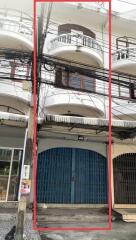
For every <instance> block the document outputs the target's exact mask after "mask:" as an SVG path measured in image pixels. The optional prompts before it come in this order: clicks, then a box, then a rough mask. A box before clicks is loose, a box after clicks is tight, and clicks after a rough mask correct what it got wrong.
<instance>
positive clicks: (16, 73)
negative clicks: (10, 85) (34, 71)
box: [0, 58, 31, 81]
mask: <svg viewBox="0 0 136 240" xmlns="http://www.w3.org/2000/svg"><path fill="white" fill-rule="evenodd" d="M2 78H3V79H10V80H14V81H22V80H31V63H28V62H23V60H22V61H21V59H20V60H19V59H18V60H14V59H12V60H11V59H9V60H8V59H5V58H0V79H2Z"/></svg>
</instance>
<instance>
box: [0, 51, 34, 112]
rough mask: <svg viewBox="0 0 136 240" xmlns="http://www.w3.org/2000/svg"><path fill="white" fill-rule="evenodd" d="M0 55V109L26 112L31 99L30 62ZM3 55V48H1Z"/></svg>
mask: <svg viewBox="0 0 136 240" xmlns="http://www.w3.org/2000/svg"><path fill="white" fill-rule="evenodd" d="M8 54H9V59H7V55H5V56H2V55H0V111H4V112H5V111H7V110H8V111H11V112H12V113H22V114H27V112H28V108H29V104H30V101H31V81H30V80H31V63H30V62H29V61H28V59H23V57H22V58H21V57H20V59H19V58H18V59H15V58H11V57H10V54H11V52H10V51H9V52H8ZM3 55H4V50H3Z"/></svg>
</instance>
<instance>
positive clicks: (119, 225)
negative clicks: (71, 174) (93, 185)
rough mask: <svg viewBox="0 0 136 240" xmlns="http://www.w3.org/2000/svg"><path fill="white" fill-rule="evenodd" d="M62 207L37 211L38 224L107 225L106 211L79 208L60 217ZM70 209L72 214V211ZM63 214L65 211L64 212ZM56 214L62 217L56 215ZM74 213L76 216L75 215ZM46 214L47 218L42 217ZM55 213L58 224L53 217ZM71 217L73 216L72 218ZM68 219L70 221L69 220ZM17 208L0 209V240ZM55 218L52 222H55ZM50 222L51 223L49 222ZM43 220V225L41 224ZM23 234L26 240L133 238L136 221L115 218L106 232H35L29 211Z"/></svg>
mask: <svg viewBox="0 0 136 240" xmlns="http://www.w3.org/2000/svg"><path fill="white" fill-rule="evenodd" d="M63 211H64V210H62V209H60V210H59V211H58V210H56V211H55V209H54V210H53V213H52V214H51V215H50V210H49V211H48V214H47V215H46V213H47V211H45V212H44V214H43V211H40V212H38V214H39V222H38V221H37V223H38V224H39V226H42V225H43V226H44V227H45V226H46V227H47V226H52V227H53V226H55V227H57V224H58V227H59V226H61V227H64V226H67V227H69V226H71V227H75V223H76V226H77V227H82V226H84V227H94V226H95V227H100V225H101V226H103V227H104V226H107V214H106V212H104V211H98V210H96V212H95V210H90V209H84V210H83V209H82V210H80V211H79V209H78V214H77V213H76V211H75V212H73V210H72V211H71V210H69V211H68V214H67V216H66V215H65V216H64V221H63V219H62V213H64V212H63ZM72 212H73V213H72ZM65 213H66V212H65ZM59 215H60V216H61V217H60V218H59ZM75 215H76V216H75ZM45 216H47V218H45ZM57 216H58V219H59V221H58V223H56V222H55V221H56V220H57V219H56V217H57ZM72 218H73V219H72ZM70 219H71V220H72V221H70ZM16 220H17V209H2V208H0V240H4V238H5V235H6V234H7V233H8V232H9V231H10V229H11V228H12V227H13V226H14V225H15V224H16ZM54 220H55V221H54ZM51 221H52V222H51ZM43 223H44V224H43ZM54 223H55V225H54ZM24 234H25V235H26V237H27V240H40V239H41V240H136V223H126V222H123V221H122V220H120V219H116V220H115V219H114V221H113V222H112V230H106V231H44V232H43V231H42V232H36V231H34V230H33V229H32V213H31V211H29V212H28V213H27V215H26V220H25V229H24Z"/></svg>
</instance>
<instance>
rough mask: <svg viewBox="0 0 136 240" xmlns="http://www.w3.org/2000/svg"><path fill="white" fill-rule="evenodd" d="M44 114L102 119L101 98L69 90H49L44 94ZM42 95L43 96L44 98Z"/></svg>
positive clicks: (102, 107) (102, 105) (102, 106)
mask: <svg viewBox="0 0 136 240" xmlns="http://www.w3.org/2000/svg"><path fill="white" fill-rule="evenodd" d="M45 95H46V100H45V97H44V98H43V99H44V100H45V104H44V103H43V104H42V105H43V106H44V112H46V113H48V114H58V115H74V116H85V117H102V116H103V115H104V104H103V101H102V97H96V96H95V95H93V94H91V95H90V94H84V93H81V92H78V93H77V92H75V91H70V90H63V89H55V88H53V89H52V88H50V89H48V91H47V92H46V94H45ZM45 95H44V96H45Z"/></svg>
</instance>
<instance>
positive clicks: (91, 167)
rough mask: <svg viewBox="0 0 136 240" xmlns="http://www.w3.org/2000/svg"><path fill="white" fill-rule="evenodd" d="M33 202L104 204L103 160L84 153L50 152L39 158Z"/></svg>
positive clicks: (72, 150) (79, 150)
mask: <svg viewBox="0 0 136 240" xmlns="http://www.w3.org/2000/svg"><path fill="white" fill-rule="evenodd" d="M37 202H39V203H76V204H80V203H88V204H89V203H91V204H106V203H107V160H106V158H105V157H103V156H102V155H100V154H98V153H96V152H94V151H90V150H84V149H75V148H54V149H49V150H47V151H45V152H42V153H40V154H39V157H38V164H37Z"/></svg>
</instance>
